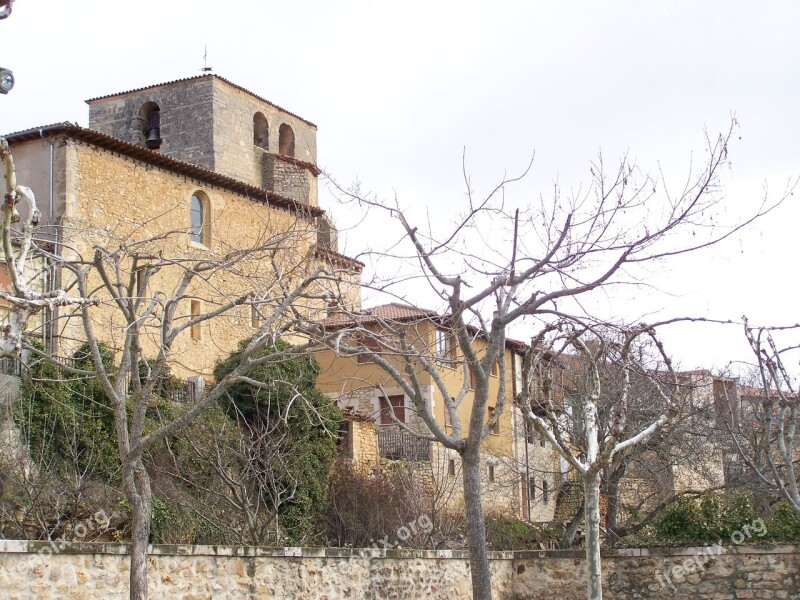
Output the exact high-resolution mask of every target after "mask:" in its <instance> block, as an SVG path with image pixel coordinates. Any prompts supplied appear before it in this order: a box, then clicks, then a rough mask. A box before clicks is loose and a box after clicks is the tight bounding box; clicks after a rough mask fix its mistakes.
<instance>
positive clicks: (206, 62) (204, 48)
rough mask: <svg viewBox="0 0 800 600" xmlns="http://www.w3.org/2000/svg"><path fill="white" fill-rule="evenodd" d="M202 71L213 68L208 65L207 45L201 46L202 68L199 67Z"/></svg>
mask: <svg viewBox="0 0 800 600" xmlns="http://www.w3.org/2000/svg"><path fill="white" fill-rule="evenodd" d="M200 70H201V71H202V72H203V73H210V72H211V71H213V70H214V69H213V68H212V67H209V66H208V46H203V68H202V69H200Z"/></svg>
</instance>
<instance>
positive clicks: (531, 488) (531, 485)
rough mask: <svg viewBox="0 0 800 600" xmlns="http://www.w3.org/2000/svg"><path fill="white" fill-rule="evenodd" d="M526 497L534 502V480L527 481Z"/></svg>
mask: <svg viewBox="0 0 800 600" xmlns="http://www.w3.org/2000/svg"><path fill="white" fill-rule="evenodd" d="M528 495H529V496H530V497H531V500H536V479H534V478H533V477H531V478H530V479H529V480H528Z"/></svg>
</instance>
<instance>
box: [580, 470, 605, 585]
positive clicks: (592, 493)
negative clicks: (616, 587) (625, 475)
mask: <svg viewBox="0 0 800 600" xmlns="http://www.w3.org/2000/svg"><path fill="white" fill-rule="evenodd" d="M583 495H584V499H585V500H584V517H585V520H586V569H587V571H588V578H589V580H588V585H587V586H586V594H587V597H588V599H589V600H602V598H603V580H602V577H601V572H600V474H599V473H592V472H590V473H587V474H586V476H585V478H584V482H583Z"/></svg>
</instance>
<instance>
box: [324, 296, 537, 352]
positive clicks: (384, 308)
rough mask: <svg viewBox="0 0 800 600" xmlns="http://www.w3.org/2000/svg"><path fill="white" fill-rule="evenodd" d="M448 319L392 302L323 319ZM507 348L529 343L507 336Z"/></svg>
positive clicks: (329, 322) (334, 325)
mask: <svg viewBox="0 0 800 600" xmlns="http://www.w3.org/2000/svg"><path fill="white" fill-rule="evenodd" d="M446 320H447V317H446V316H445V315H440V314H439V313H437V312H436V311H433V310H427V309H424V308H418V307H416V306H412V305H410V304H401V303H399V302H390V303H388V304H381V305H379V306H373V307H372V308H365V309H364V310H362V311H361V312H357V313H355V312H354V313H347V312H340V313H336V314H332V315H330V316H329V317H328V318H326V319H325V320H323V321H322V325H323V327H325V328H326V329H338V328H341V327H346V326H348V325H370V324H374V323H377V322H379V321H385V322H389V323H418V322H421V321H431V322H433V323H442V322H444V321H446ZM468 327H469V330H470V332H472V333H473V334H476V333H478V330H477V329H476V328H474V327H471V326H468ZM506 348H508V349H509V350H514V351H516V352H525V351H526V350H527V349H528V345H527V344H526V343H525V342H521V341H519V340H514V339H510V338H506Z"/></svg>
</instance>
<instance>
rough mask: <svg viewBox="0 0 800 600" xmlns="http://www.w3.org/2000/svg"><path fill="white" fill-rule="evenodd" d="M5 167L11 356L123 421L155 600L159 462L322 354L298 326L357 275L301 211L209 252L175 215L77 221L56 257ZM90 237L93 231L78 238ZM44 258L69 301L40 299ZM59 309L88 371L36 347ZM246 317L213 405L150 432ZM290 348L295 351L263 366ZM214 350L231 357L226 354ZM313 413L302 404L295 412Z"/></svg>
mask: <svg viewBox="0 0 800 600" xmlns="http://www.w3.org/2000/svg"><path fill="white" fill-rule="evenodd" d="M3 161H4V165H5V167H6V189H7V193H6V197H5V203H4V205H3V223H2V225H3V226H2V232H1V234H2V242H3V252H4V259H5V263H6V265H7V266H8V269H9V273H10V274H11V282H12V286H11V287H12V289H11V290H10V291H8V292H5V291H4V292H2V295H0V298H2V299H4V300H6V301H7V302H9V303H10V305H11V306H10V311H11V325H10V326H8V327H7V328H6V330H5V338H4V340H5V341H4V342H3V343H4V344H5V346H4V348H5V350H4V352H5V353H7V354H10V355H12V356H17V355H19V353H20V349H21V348H25V350H26V351H28V352H29V353H30V354H31V356H35V357H38V358H40V359H42V360H46V361H50V362H52V363H53V364H55V365H58V367H59V368H60V369H61V370H63V371H64V372H66V373H70V374H72V375H76V376H81V377H86V378H92V379H94V380H96V381H97V382H98V385H99V387H100V388H101V389H102V393H103V395H104V402H105V408H106V409H107V410H109V411H110V413H111V414H112V415H113V428H114V435H115V437H116V440H115V441H116V447H117V452H118V456H117V458H118V460H119V464H120V473H121V475H120V477H121V482H122V486H123V489H124V492H125V496H126V498H127V500H128V502H129V504H130V508H131V515H132V526H131V552H130V555H131V559H130V560H131V569H130V598H131V599H135V600H144V599H145V598H146V597H147V547H148V541H149V534H150V524H151V508H152V500H153V495H152V489H151V480H150V473H149V472H148V469H147V462H146V455H147V453H148V452H149V451H150V450H152V449H154V448H156V447H157V446H158V445H159V444H162V443H164V441H165V440H167V439H168V438H170V436H173V435H174V434H175V433H176V432H177V431H179V430H180V429H182V428H183V427H185V426H187V425H188V424H190V423H192V422H193V421H194V420H195V419H196V418H197V417H198V416H199V415H200V414H201V413H202V412H203V411H205V410H206V409H207V408H208V407H209V406H211V405H213V404H215V403H217V402H219V401H220V400H221V399H223V398H224V396H225V394H226V393H227V392H228V390H229V389H231V388H232V387H233V386H235V385H237V384H241V383H246V384H248V385H250V386H253V387H254V388H269V387H270V386H271V385H272V383H271V382H263V381H258V380H256V379H253V378H252V377H250V376H249V375H248V373H249V372H251V371H252V370H253V369H254V368H256V367H257V366H259V365H264V364H268V363H275V362H278V363H280V362H282V361H284V360H286V359H288V358H292V357H296V356H297V355H298V354H302V353H304V352H305V351H306V350H307V349H309V348H310V347H311V345H310V344H309V343H308V342H306V341H305V340H304V339H303V338H301V337H298V336H297V335H295V334H294V333H293V332H295V331H296V330H297V328H298V323H299V321H301V320H308V319H310V318H314V317H315V316H316V313H315V311H319V310H323V309H324V307H325V306H326V303H327V302H329V301H331V300H338V301H339V302H343V300H342V299H341V295H340V289H341V288H342V285H347V282H349V281H351V280H352V279H353V278H354V276H355V275H354V273H353V272H352V271H351V270H349V269H348V265H347V264H345V265H344V266H341V265H342V261H337V262H336V264H337V265H339V266H333V265H332V263H331V261H328V260H326V259H325V257H321V258H318V257H317V255H316V254H315V252H314V241H315V240H316V224H315V220H314V217H313V215H311V214H306V213H305V212H304V211H303V209H302V208H300V207H298V208H297V210H295V211H294V212H291V213H290V212H289V211H286V212H282V211H280V210H273V209H270V208H266V209H265V210H264V211H263V212H259V211H258V210H256V209H255V208H253V209H252V213H253V214H251V215H247V217H248V218H251V219H252V220H253V221H254V227H252V228H251V229H249V231H248V232H247V233H245V232H242V231H236V232H230V235H225V236H224V237H223V236H219V238H215V239H214V242H215V244H214V248H213V249H212V248H207V247H206V248H203V249H201V250H198V249H195V248H193V246H192V245H191V244H188V243H187V240H188V239H189V238H190V236H192V235H194V234H195V233H196V232H194V231H193V230H191V229H180V228H179V229H176V228H175V227H174V223H173V221H172V220H171V219H170V218H169V213H167V214H152V215H150V216H145V217H141V220H140V221H137V222H126V223H125V224H124V226H122V225H120V226H119V227H117V228H113V229H112V228H106V229H103V228H98V227H95V226H94V225H93V224H92V223H91V222H90V221H86V222H85V223H79V222H77V221H75V222H73V223H72V224H71V225H70V227H71V228H72V229H69V230H67V229H64V230H61V231H60V232H59V234H60V241H59V247H58V251H57V252H56V251H53V250H52V249H49V248H48V247H46V246H45V245H42V244H38V243H37V238H36V235H35V230H36V223H37V217H36V215H37V214H38V212H37V210H36V205H35V200H34V198H33V194H30V193H28V191H27V190H26V189H25V188H22V187H20V186H17V185H16V182H15V178H14V169H13V160H12V158H11V155H10V153H9V152H8V150H7V145H6V146H3ZM20 197H22V198H24V199H25V200H26V201H27V202H28V203H29V210H28V214H27V217H26V219H25V221H24V226H23V228H22V230H21V235H18V233H20V232H17V231H16V230H14V228H13V226H12V225H13V222H14V214H15V209H16V204H17V201H18V199H19V198H20ZM88 201H90V199H87V202H88ZM181 206H182V205H181ZM176 210H177V209H176ZM181 210H182V209H181ZM264 215H267V216H264ZM240 218H245V216H244V215H240ZM259 219H260V220H259ZM273 219H274V220H273ZM132 221H135V219H132ZM77 227H85V230H83V231H75V228H77ZM16 237H19V242H18V244H17V247H16V248H15V246H14V244H13V243H12V242H13V241H14V239H15V238H16ZM34 254H39V255H43V256H45V257H46V258H47V260H48V262H49V264H50V265H51V268H52V269H53V270H54V271H55V272H57V273H58V277H57V280H58V281H60V282H61V285H62V286H63V287H62V288H61V289H58V290H56V291H53V292H37V291H35V290H34V289H33V286H32V285H31V284H30V281H32V279H31V278H25V277H23V274H25V273H28V272H30V271H29V270H30V268H31V264H32V260H33V256H34ZM343 282H344V283H343ZM67 290H69V294H68V293H67ZM57 306H58V307H64V308H63V310H61V311H60V312H57V311H53V313H52V314H53V318H54V319H55V320H56V323H57V324H58V327H59V331H60V332H61V336H60V337H61V343H62V346H63V348H62V350H64V349H65V348H66V349H67V350H69V345H70V344H73V345H79V344H85V345H86V348H87V351H88V355H89V356H90V357H91V358H90V361H89V362H88V365H84V364H82V365H75V366H71V365H68V364H64V363H63V361H59V360H58V357H56V356H54V355H53V352H55V350H56V349H53V348H48V349H45V350H43V349H40V348H37V347H36V345H35V344H31V343H26V341H25V335H24V334H25V331H26V327H27V325H26V323H27V319H29V317H30V315H31V314H34V313H35V312H36V311H38V310H42V309H43V308H44V307H47V308H55V307H57ZM251 311H252V315H253V316H252V317H251ZM242 313H245V314H246V315H247V316H246V317H245V319H246V321H245V322H246V323H248V326H247V327H249V328H250V329H249V330H250V331H253V328H254V329H255V334H254V335H253V337H252V338H251V339H250V340H249V342H248V343H247V344H246V345H244V346H243V347H242V348H240V351H239V353H238V359H237V362H236V364H234V365H231V368H230V370H229V372H227V373H226V374H225V376H224V377H222V378H221V379H220V380H219V381H218V382H217V383H216V384H215V385H214V386H213V388H212V389H210V390H208V391H207V393H205V394H202V393H199V390H200V388H201V385H198V386H197V387H196V388H195V389H196V391H197V393H195V394H194V397H193V398H192V400H193V401H194V403H193V404H192V406H191V407H190V408H189V409H188V410H185V411H183V412H181V413H180V414H179V415H177V416H175V418H172V419H167V420H165V421H162V422H160V423H158V424H157V425H155V426H152V427H151V424H150V422H149V421H148V419H146V413H147V411H148V408H149V407H151V406H152V405H153V404H154V403H155V402H156V400H157V395H158V394H157V392H158V390H159V386H160V383H161V381H162V380H163V377H164V376H165V374H166V373H167V372H168V370H169V368H170V367H172V366H175V365H181V363H182V362H183V361H185V360H186V358H185V357H186V356H187V355H188V354H190V353H191V352H192V350H191V349H192V346H191V345H190V344H187V340H190V339H193V340H195V341H199V340H200V339H202V337H203V332H205V334H206V335H209V337H211V335H210V333H211V332H213V334H214V335H224V334H226V333H232V332H235V331H238V328H237V326H240V324H241V322H242ZM256 315H257V318H256ZM212 328H213V329H212ZM242 330H243V331H246V329H244V327H242ZM282 335H283V336H285V337H286V338H287V339H291V340H292V342H290V343H289V344H288V345H287V346H286V347H285V348H283V349H281V350H280V351H276V352H270V353H267V354H264V353H263V350H264V349H265V348H273V347H274V346H275V343H276V340H277V338H278V337H279V336H282ZM241 337H243V336H242V335H239V336H238V338H241ZM238 338H234V340H235V339H238ZM211 341H213V342H215V344H216V345H218V346H223V345H224V343H225V342H224V340H222V339H219V340H211ZM104 346H107V347H109V348H111V350H112V351H113V353H114V356H113V359H112V360H111V361H108V360H106V357H105V355H104V352H103V347H104ZM187 346H188V347H187ZM205 350H206V352H208V353H209V354H210V353H211V352H216V353H217V355H219V351H220V348H219V347H217V348H215V347H214V346H212V345H210V344H209V345H208V346H207V347H206V348H205ZM228 350H233V348H230V347H229V348H228ZM208 359H209V360H213V359H212V358H210V357H208ZM197 383H198V384H202V381H198V382H197ZM304 402H305V398H304V397H303V396H302V395H298V396H297V398H296V400H295V403H296V405H300V404H303V403H304Z"/></svg>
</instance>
